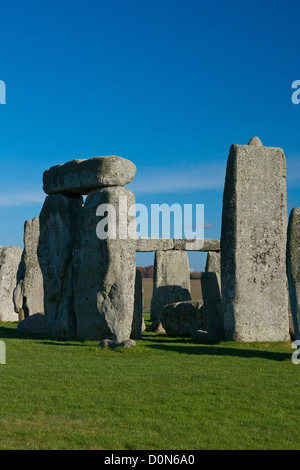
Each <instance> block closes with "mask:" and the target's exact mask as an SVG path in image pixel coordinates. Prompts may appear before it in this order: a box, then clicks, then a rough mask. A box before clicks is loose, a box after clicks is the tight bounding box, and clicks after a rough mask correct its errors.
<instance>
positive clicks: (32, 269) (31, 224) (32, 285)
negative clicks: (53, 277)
mask: <svg viewBox="0 0 300 470" xmlns="http://www.w3.org/2000/svg"><path fill="white" fill-rule="evenodd" d="M39 237H40V223H39V218H38V217H35V218H34V219H33V220H26V222H25V224H24V250H23V255H22V260H21V263H20V265H19V269H18V276H17V281H18V282H17V287H16V288H15V290H14V305H15V311H16V312H17V313H21V311H22V310H23V314H24V317H25V318H26V317H28V316H30V315H34V314H35V313H42V312H44V286H43V276H42V271H41V268H40V264H39V260H38V256H37V248H38V243H39Z"/></svg>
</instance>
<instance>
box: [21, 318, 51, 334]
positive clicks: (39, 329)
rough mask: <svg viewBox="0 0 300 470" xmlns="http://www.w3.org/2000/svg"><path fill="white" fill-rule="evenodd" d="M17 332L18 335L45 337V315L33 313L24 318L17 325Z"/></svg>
mask: <svg viewBox="0 0 300 470" xmlns="http://www.w3.org/2000/svg"><path fill="white" fill-rule="evenodd" d="M17 330H18V331H19V333H25V334H33V335H47V333H48V331H47V326H46V321H45V315H43V314H42V313H35V314H33V315H30V316H29V317H27V318H25V319H24V320H23V321H21V322H19V323H18V327H17Z"/></svg>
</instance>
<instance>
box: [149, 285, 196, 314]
mask: <svg viewBox="0 0 300 470" xmlns="http://www.w3.org/2000/svg"><path fill="white" fill-rule="evenodd" d="M186 300H192V297H191V293H190V291H189V290H188V289H186V288H184V287H181V286H178V285H172V286H160V287H157V288H156V289H155V291H154V292H153V297H152V300H151V320H156V319H158V318H160V317H161V314H162V311H163V309H164V307H165V306H166V305H168V304H172V303H174V302H184V301H186Z"/></svg>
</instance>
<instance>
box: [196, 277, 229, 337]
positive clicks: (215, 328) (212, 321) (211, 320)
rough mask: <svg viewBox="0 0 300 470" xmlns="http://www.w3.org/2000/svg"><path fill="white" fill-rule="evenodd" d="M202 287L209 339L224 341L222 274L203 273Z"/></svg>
mask: <svg viewBox="0 0 300 470" xmlns="http://www.w3.org/2000/svg"><path fill="white" fill-rule="evenodd" d="M201 288H202V298H203V302H204V312H205V316H206V331H207V334H208V338H209V341H214V342H219V341H222V340H223V339H224V320H223V305H222V296H221V279H220V274H219V273H217V272H206V273H203V274H202V276H201ZM199 329H203V328H199Z"/></svg>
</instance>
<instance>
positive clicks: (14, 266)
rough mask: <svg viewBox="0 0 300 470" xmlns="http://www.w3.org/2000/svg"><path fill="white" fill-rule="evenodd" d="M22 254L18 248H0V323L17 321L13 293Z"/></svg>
mask: <svg viewBox="0 0 300 470" xmlns="http://www.w3.org/2000/svg"><path fill="white" fill-rule="evenodd" d="M22 252H23V250H22V248H20V247H19V246H10V247H8V246H1V247H0V321H16V320H17V315H16V313H15V310H14V303H13V292H14V289H15V287H16V284H17V272H18V268H19V264H20V262H21V257H22Z"/></svg>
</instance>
